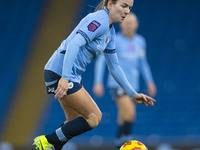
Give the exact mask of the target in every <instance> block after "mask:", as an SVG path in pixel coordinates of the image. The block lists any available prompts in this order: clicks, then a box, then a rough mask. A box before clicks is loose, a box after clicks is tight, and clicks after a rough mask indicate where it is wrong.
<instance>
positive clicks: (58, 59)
mask: <svg viewBox="0 0 200 150" xmlns="http://www.w3.org/2000/svg"><path fill="white" fill-rule="evenodd" d="M132 5H133V0H103V1H102V2H101V3H100V4H99V6H98V10H97V11H96V12H94V13H90V14H89V15H87V16H86V17H85V18H83V19H82V20H81V21H80V23H79V24H78V25H77V26H76V28H75V29H74V30H73V31H72V33H71V34H70V35H69V36H68V37H67V39H66V40H64V41H63V42H62V43H61V45H60V47H59V48H58V49H57V50H56V51H55V52H54V54H53V55H52V56H51V58H50V59H49V61H48V62H47V64H46V66H45V70H44V79H45V84H46V86H47V92H48V94H55V98H56V99H58V100H59V102H60V104H61V106H62V108H63V111H64V113H65V115H66V119H67V121H65V123H64V124H63V125H61V127H60V128H58V129H57V130H55V131H54V132H52V133H50V134H48V135H41V136H38V137H36V138H35V139H34V145H35V146H36V147H35V148H36V149H39V150H54V149H56V150H59V149H61V148H62V146H63V145H64V144H65V143H67V141H69V140H70V139H71V138H73V137H75V136H78V135H80V134H82V133H84V132H87V131H89V130H91V129H93V128H94V127H96V126H98V124H99V123H100V121H101V117H102V114H101V111H100V110H99V108H98V106H97V105H96V103H95V102H94V100H93V99H92V98H91V96H90V95H89V94H88V92H87V91H86V90H85V89H84V87H83V86H82V77H81V74H82V73H83V72H85V70H86V66H87V64H89V63H91V61H92V60H94V58H95V56H96V55H99V54H100V53H103V54H104V56H105V59H106V62H107V64H108V68H109V71H110V73H111V74H112V76H113V77H114V78H115V80H116V81H117V82H118V83H119V84H120V86H121V87H122V88H123V89H124V90H125V91H126V93H128V94H129V96H130V97H131V98H132V100H133V101H135V102H137V103H140V104H144V105H146V106H147V105H148V104H149V105H151V106H153V105H154V104H153V102H154V101H155V100H154V99H152V98H151V97H149V96H147V95H144V94H138V93H137V92H135V90H134V89H133V88H132V86H131V85H130V84H129V82H128V81H127V79H126V77H125V75H124V73H123V71H122V69H121V67H120V66H119V63H118V59H117V55H116V53H115V49H116V48H115V29H114V26H113V23H117V22H123V20H124V18H125V17H126V16H127V15H128V14H129V12H130V9H131V7H132Z"/></svg>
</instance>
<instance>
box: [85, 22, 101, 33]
mask: <svg viewBox="0 0 200 150" xmlns="http://www.w3.org/2000/svg"><path fill="white" fill-rule="evenodd" d="M100 25H101V24H100V23H99V22H97V21H95V20H93V21H92V22H91V23H90V24H89V25H88V26H87V28H88V30H89V31H92V32H94V31H95V30H96V29H97V28H98V27H100Z"/></svg>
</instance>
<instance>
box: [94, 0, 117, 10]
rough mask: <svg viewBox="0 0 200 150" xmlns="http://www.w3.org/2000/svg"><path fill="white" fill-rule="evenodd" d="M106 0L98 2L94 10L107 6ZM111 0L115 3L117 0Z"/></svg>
mask: <svg viewBox="0 0 200 150" xmlns="http://www.w3.org/2000/svg"><path fill="white" fill-rule="evenodd" d="M108 1H109V0H102V1H101V2H100V3H99V4H98V6H97V7H96V8H95V11H98V10H101V9H105V8H106V7H107V5H108ZM111 1H112V3H114V4H115V3H117V0H111Z"/></svg>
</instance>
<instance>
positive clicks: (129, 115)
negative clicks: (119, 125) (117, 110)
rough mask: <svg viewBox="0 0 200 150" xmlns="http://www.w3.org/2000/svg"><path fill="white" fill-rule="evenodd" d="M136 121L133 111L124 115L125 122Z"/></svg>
mask: <svg viewBox="0 0 200 150" xmlns="http://www.w3.org/2000/svg"><path fill="white" fill-rule="evenodd" d="M134 120H135V113H134V112H133V111H127V112H126V114H125V115H124V121H128V122H133V121H134Z"/></svg>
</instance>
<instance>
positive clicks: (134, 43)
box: [93, 13, 156, 149]
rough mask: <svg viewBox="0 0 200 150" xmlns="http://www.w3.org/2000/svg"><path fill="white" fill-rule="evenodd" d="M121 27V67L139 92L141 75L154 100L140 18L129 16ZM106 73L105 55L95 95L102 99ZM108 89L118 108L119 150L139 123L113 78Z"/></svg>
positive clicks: (118, 48)
mask: <svg viewBox="0 0 200 150" xmlns="http://www.w3.org/2000/svg"><path fill="white" fill-rule="evenodd" d="M120 27H121V32H119V33H118V34H117V37H116V53H117V55H118V58H119V64H120V66H121V67H122V69H123V70H124V73H125V74H126V76H127V79H128V81H129V82H130V83H131V85H133V87H134V89H136V91H138V90H139V75H140V73H141V74H142V76H143V78H144V80H145V82H146V85H147V89H148V94H149V95H150V96H152V97H154V96H155V94H156V86H155V84H154V81H153V78H152V75H151V71H150V68H149V65H148V62H147V59H146V41H145V39H144V38H143V37H142V36H141V35H139V34H137V33H136V31H137V29H138V20H137V17H136V15H135V14H133V13H130V14H129V15H127V17H126V18H125V20H124V21H123V23H121V24H120ZM104 72H105V59H104V57H103V55H100V56H99V57H98V58H97V60H96V63H95V81H94V87H93V91H94V93H95V95H96V96H98V97H101V96H103V94H104V86H103V76H104ZM107 85H108V88H109V89H110V93H111V95H112V98H113V99H114V100H115V102H116V104H117V107H118V132H117V135H116V141H115V147H116V148H117V149H119V147H120V146H121V145H122V144H123V143H124V142H126V141H128V140H131V127H132V124H133V122H134V120H135V116H136V108H135V103H134V102H133V101H132V99H131V97H130V96H129V95H128V94H127V93H126V92H125V91H124V90H123V89H122V88H121V87H120V86H119V85H118V84H117V82H116V81H115V80H114V79H113V77H112V76H111V75H110V74H109V76H108V83H107Z"/></svg>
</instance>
